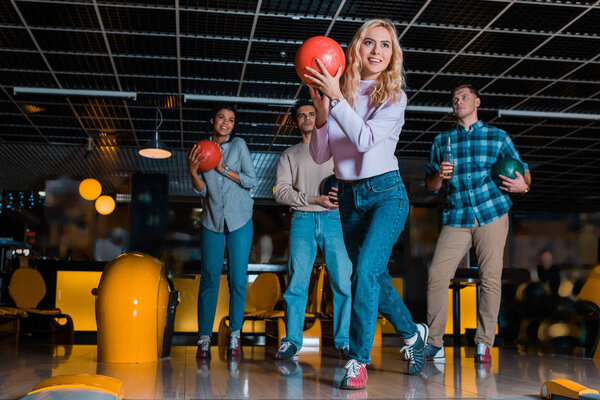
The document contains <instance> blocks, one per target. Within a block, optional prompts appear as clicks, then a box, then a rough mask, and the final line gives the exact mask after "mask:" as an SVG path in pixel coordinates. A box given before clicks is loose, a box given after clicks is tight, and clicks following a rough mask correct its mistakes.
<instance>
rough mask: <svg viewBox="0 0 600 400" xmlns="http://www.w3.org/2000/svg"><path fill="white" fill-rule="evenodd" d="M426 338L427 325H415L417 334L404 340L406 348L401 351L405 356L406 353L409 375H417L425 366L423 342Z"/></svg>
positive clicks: (427, 334) (427, 333)
mask: <svg viewBox="0 0 600 400" xmlns="http://www.w3.org/2000/svg"><path fill="white" fill-rule="evenodd" d="M428 336H429V328H428V327H427V325H425V324H417V334H416V335H415V336H413V337H411V338H409V339H405V340H404V342H405V343H406V346H404V347H403V348H402V350H401V351H403V352H404V354H405V355H406V354H407V353H408V359H409V365H408V373H409V374H411V375H415V374H418V373H419V372H420V371H421V369H423V365H425V342H426V341H427V337H428Z"/></svg>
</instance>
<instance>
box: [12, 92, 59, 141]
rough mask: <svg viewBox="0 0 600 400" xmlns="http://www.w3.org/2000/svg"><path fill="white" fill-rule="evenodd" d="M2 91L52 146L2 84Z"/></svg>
mask: <svg viewBox="0 0 600 400" xmlns="http://www.w3.org/2000/svg"><path fill="white" fill-rule="evenodd" d="M0 90H2V92H4V94H5V95H6V97H8V99H9V100H10V101H11V103H13V105H14V106H15V107H17V110H19V112H20V113H21V115H22V116H23V117H25V119H26V120H27V122H29V124H30V125H31V127H32V128H33V129H34V130H35V131H36V132H37V133H38V134H39V135H40V136H41V137H42V139H44V141H45V142H46V143H48V144H52V142H51V141H50V139H48V137H47V136H46V135H44V134H43V133H42V131H41V130H40V128H38V127H37V125H36V124H34V123H33V121H32V120H31V118H29V115H27V112H25V110H23V108H22V107H21V105H20V104H19V103H17V102H16V100H15V99H14V98H13V97H12V96H11V95H10V93H8V91H7V90H6V89H5V88H4V86H2V84H0Z"/></svg>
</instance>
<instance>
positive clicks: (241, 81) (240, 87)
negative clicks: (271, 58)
mask: <svg viewBox="0 0 600 400" xmlns="http://www.w3.org/2000/svg"><path fill="white" fill-rule="evenodd" d="M261 5H262V0H258V2H257V3H256V11H255V12H254V19H253V20H252V28H251V29H250V37H249V38H248V45H247V46H246V55H245V56H244V63H243V65H242V73H241V74H240V83H239V85H238V88H237V94H236V96H239V95H240V94H241V93H242V85H243V84H244V75H245V74H246V65H247V64H248V59H249V58H250V50H251V49H252V39H253V38H254V31H255V30H256V23H257V22H258V14H259V13H260V6H261Z"/></svg>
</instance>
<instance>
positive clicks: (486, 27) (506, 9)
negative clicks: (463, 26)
mask: <svg viewBox="0 0 600 400" xmlns="http://www.w3.org/2000/svg"><path fill="white" fill-rule="evenodd" d="M514 2H515V0H511V2H510V3H508V4H507V5H506V6H505V7H504V8H503V9H502V10H501V11H500V12H499V13H497V14H496V15H495V16H494V18H492V19H491V20H490V21H489V22H488V23H487V24H486V25H485V26H484V27H483V28H481V29H480V30H479V31H478V32H477V34H475V36H473V37H472V38H471V39H470V40H469V41H468V42H467V43H466V44H465V45H464V46H463V47H462V48H461V49H460V50H459V51H458V52H457V53H456V54H455V55H454V56H452V58H450V60H448V61H447V62H446V64H444V65H443V66H442V67H441V68H440V69H439V70H438V73H436V74H434V75H433V76H432V77H431V78H429V79H428V80H427V82H425V83H424V84H423V85H421V87H420V88H419V89H418V90H417V91H416V92H415V93H414V94H413V95H412V96H411V97H410V98H409V99H408V101H409V102H410V101H411V100H412V99H414V98H415V97H416V96H417V95H418V94H419V93H420V92H421V90H423V89H425V88H426V87H427V85H429V84H430V83H431V82H432V81H433V80H434V79H435V78H436V77H437V76H438V74H439V72H442V71H443V70H444V69H446V67H448V66H449V65H450V64H452V62H453V61H454V60H455V59H456V58H457V57H458V56H459V55H461V53H462V52H463V51H464V50H466V49H467V47H469V46H470V45H471V44H472V43H473V42H475V40H477V38H479V36H481V35H483V34H484V33H485V32H486V31H487V30H488V29H489V28H490V27H491V26H492V25H493V24H494V22H496V21H497V20H498V19H499V18H500V17H501V16H502V15H504V13H505V12H506V11H508V10H509V9H510V7H511V6H512V5H513V4H514Z"/></svg>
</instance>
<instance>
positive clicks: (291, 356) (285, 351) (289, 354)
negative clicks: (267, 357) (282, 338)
mask: <svg viewBox="0 0 600 400" xmlns="http://www.w3.org/2000/svg"><path fill="white" fill-rule="evenodd" d="M273 358H274V359H276V360H297V359H298V348H297V347H296V345H295V344H294V343H292V342H283V343H282V344H281V347H279V350H277V353H275V355H274V356H273Z"/></svg>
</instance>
